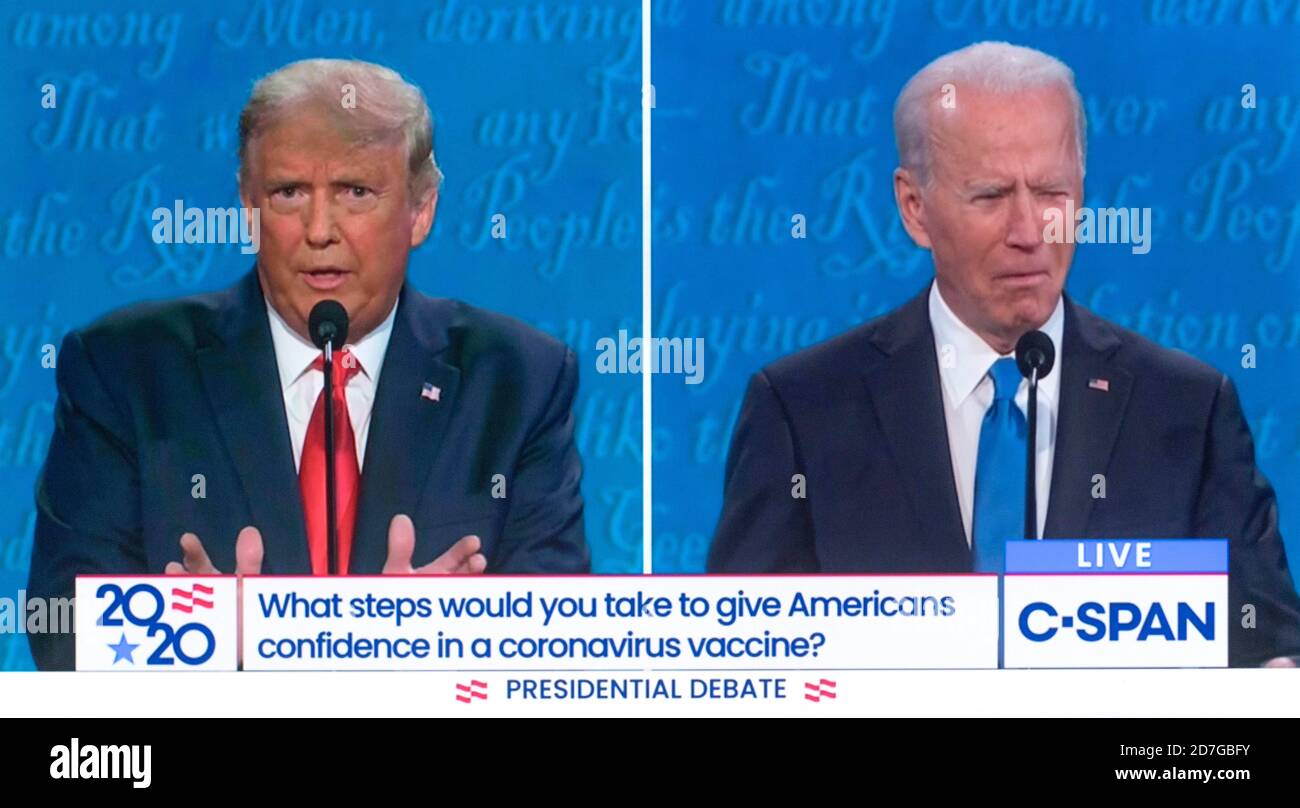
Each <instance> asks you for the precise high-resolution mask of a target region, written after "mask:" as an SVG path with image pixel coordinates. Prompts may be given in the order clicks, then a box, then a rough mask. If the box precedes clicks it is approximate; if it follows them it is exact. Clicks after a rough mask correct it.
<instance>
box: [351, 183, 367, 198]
mask: <svg viewBox="0 0 1300 808" xmlns="http://www.w3.org/2000/svg"><path fill="white" fill-rule="evenodd" d="M348 193H349V194H351V195H352V198H353V199H364V198H366V197H367V196H369V195H370V189H369V188H367V187H365V186H364V185H352V186H349V187H348Z"/></svg>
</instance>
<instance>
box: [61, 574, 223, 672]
mask: <svg viewBox="0 0 1300 808" xmlns="http://www.w3.org/2000/svg"><path fill="white" fill-rule="evenodd" d="M235 597H236V589H235V579H234V578H232V577H216V576H199V577H182V576H170V575H169V576H161V575H160V576H141V577H132V578H128V577H118V576H85V577H79V578H77V610H76V622H77V670H98V671H103V670H234V669H235V665H236V660H237V654H236V648H235V642H236V637H237V633H236V624H235V620H236V615H237V611H236V603H235Z"/></svg>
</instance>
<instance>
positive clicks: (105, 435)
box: [28, 272, 590, 668]
mask: <svg viewBox="0 0 1300 808" xmlns="http://www.w3.org/2000/svg"><path fill="white" fill-rule="evenodd" d="M57 379H58V388H59V397H58V403H57V405H56V408H55V429H54V433H53V436H52V439H51V443H50V448H49V455H48V457H47V459H46V462H45V467H44V470H43V471H42V473H41V478H40V482H39V484H38V487H37V520H36V541H35V546H34V548H33V551H32V567H31V578H30V582H29V583H28V592H29V594H30V595H33V596H36V595H39V596H47V597H67V596H70V595H71V594H72V589H73V579H74V576H76V575H77V574H79V573H110V572H111V573H124V574H132V573H161V572H162V571H163V568H164V567H165V566H166V564H167V562H169V561H178V560H180V549H179V544H178V542H179V540H180V537H181V534H182V533H185V532H186V531H192V532H194V533H196V534H198V536H199V538H200V539H201V540H202V541H203V545H204V547H205V549H206V550H207V551H208V555H209V556H210V557H211V559H212V562H213V564H214V565H215V566H216V567H217V569H220V570H222V571H225V572H233V571H234V569H235V558H234V550H235V537H236V535H237V534H238V532H239V530H240V529H241V528H243V527H244V526H245V525H253V526H255V527H257V528H258V529H259V530H260V531H261V533H262V539H263V542H264V547H265V558H264V561H263V570H262V571H263V572H264V573H268V574H309V573H310V572H311V565H310V562H309V560H308V553H307V534H306V528H305V525H304V521H303V513H302V503H301V498H300V495H299V493H298V476H297V472H296V471H295V470H294V458H293V450H292V448H291V443H290V437H289V427H288V422H287V420H286V417H285V411H284V398H283V394H282V392H281V389H280V380H279V375H278V373H277V370H276V359H275V350H274V348H273V346H272V342H271V331H270V324H269V323H268V321H267V314H266V305H265V303H264V299H263V295H262V290H261V287H260V285H259V283H258V278H257V274H256V272H251V273H249V274H248V275H247V276H245V277H244V278H243V279H242V280H241V281H239V282H238V283H237V284H236V285H235V286H233V287H231V288H229V289H227V290H224V291H221V292H216V293H212V294H205V295H198V296H196V297H190V298H186V299H182V300H175V301H166V302H162V303H147V304H141V305H136V306H132V307H130V308H127V309H125V310H123V311H120V312H117V313H114V314H111V315H109V316H107V317H105V318H103V319H101V320H99V321H98V322H96V323H94V324H93V325H91V326H88V327H87V328H85V329H82V330H79V331H74V332H72V333H70V334H68V336H67V337H66V338H65V339H64V341H63V346H62V348H61V350H60V351H59V353H58V366H57ZM426 382H428V383H432V384H434V385H436V386H437V387H439V388H441V393H440V400H439V401H436V402H435V401H431V400H429V399H428V398H425V397H423V396H421V390H422V389H423V386H424V384H425V383H426ZM577 385H578V371H577V365H576V361H575V359H574V355H573V352H572V351H570V350H568V349H567V348H566V347H565V346H564V345H562V344H561V343H560V342H558V341H556V340H554V339H552V338H551V337H549V336H547V335H545V334H543V333H541V332H539V331H536V330H534V329H532V328H530V327H529V326H526V325H524V324H523V323H520V322H518V321H515V320H513V319H510V318H508V317H504V316H501V315H497V314H492V313H489V312H486V311H482V310H480V309H476V308H473V307H471V306H468V305H465V304H464V303H460V302H457V301H452V300H444V299H437V298H430V297H426V296H425V295H422V294H420V293H419V292H417V291H416V290H415V289H413V288H411V287H410V286H409V285H407V286H405V287H404V288H403V289H402V292H401V297H400V299H399V303H398V307H397V314H396V317H395V318H394V323H393V331H392V336H391V337H390V339H389V343H388V349H387V353H386V355H385V357H384V365H383V370H382V372H381V374H380V378H379V387H378V389H377V390H376V393H375V401H374V409H373V410H372V413H371V425H370V436H369V439H368V441H367V445H366V456H365V463H364V466H363V474H362V480H361V495H360V500H359V502H358V506H357V522H356V532H355V537H354V540H353V550H352V562H351V570H350V571H351V572H353V573H362V574H364V573H378V572H379V571H380V570H381V569H382V568H383V564H384V560H385V558H386V556H387V532H388V523H389V521H390V520H391V519H392V517H393V516H394V515H395V514H398V513H404V514H407V515H409V516H410V517H411V519H412V520H413V521H414V523H415V531H416V547H415V555H414V557H413V559H412V561H413V563H414V564H415V565H416V566H419V565H421V564H425V563H428V562H429V561H432V560H433V559H434V558H436V557H437V556H438V555H439V554H441V553H442V552H444V551H445V550H447V548H449V547H450V546H451V545H452V544H453V543H454V542H456V541H457V540H458V539H460V538H461V537H462V536H465V535H468V534H475V535H477V536H479V537H480V538H481V539H482V541H483V553H484V555H485V556H486V557H487V561H488V566H487V571H488V572H490V573H491V572H515V573H523V572H530V573H531V572H548V573H575V572H587V571H589V569H590V562H589V557H588V551H587V544H586V539H585V537H584V533H583V521H582V507H583V504H582V496H581V493H580V491H579V482H580V480H581V476H582V468H581V462H580V460H579V458H578V452H577V449H576V447H575V445H574V440H573V414H572V405H573V399H574V395H575V393H576V390H577ZM200 474H201V475H203V477H202V481H203V488H204V489H205V490H204V491H203V493H204V494H205V496H203V497H202V498H198V497H196V496H194V494H195V493H196V491H197V489H196V485H197V484H196V482H195V480H196V478H195V475H200ZM498 474H499V475H501V477H500V478H497V479H496V480H494V476H495V475H498ZM497 482H504V493H505V496H504V497H494V496H493V493H494V483H497ZM500 492H501V488H500V486H497V487H496V493H498V494H499V493H500ZM30 639H31V646H32V654H33V656H34V657H35V659H36V662H37V665H38V666H40V667H41V668H64V667H71V666H72V664H73V656H72V642H71V637H70V636H59V635H50V636H41V635H35V634H33V635H30Z"/></svg>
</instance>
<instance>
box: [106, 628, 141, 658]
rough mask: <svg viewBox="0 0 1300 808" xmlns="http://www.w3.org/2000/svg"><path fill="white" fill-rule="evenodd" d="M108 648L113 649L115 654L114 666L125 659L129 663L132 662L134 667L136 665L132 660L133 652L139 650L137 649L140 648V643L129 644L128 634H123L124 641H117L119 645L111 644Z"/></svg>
mask: <svg viewBox="0 0 1300 808" xmlns="http://www.w3.org/2000/svg"><path fill="white" fill-rule="evenodd" d="M108 647H109V648H111V649H113V654H114V657H113V664H114V665H116V664H117V663H119V662H121V661H122V660H124V659H125V660H126V661H127V662H130V663H131V664H132V665H134V664H135V660H134V659H132V658H131V653H132V652H133V651H135V649H137V648H139V647H140V643H138V642H135V643H131V642H127V641H126V634H125V633H123V634H122V639H120V640H118V641H117V645H114V644H113V643H109V644H108Z"/></svg>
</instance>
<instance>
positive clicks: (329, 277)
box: [298, 267, 352, 291]
mask: <svg viewBox="0 0 1300 808" xmlns="http://www.w3.org/2000/svg"><path fill="white" fill-rule="evenodd" d="M298 274H299V275H301V276H302V279H303V280H304V281H305V282H306V283H307V285H308V286H310V287H311V288H313V289H317V290H320V291H329V290H331V289H337V288H338V287H339V286H342V285H343V282H344V281H346V280H347V279H348V276H349V275H351V274H352V273H351V272H348V271H347V270H346V269H340V268H339V267H319V268H317V269H306V270H302V271H301V272H299V273H298Z"/></svg>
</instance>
